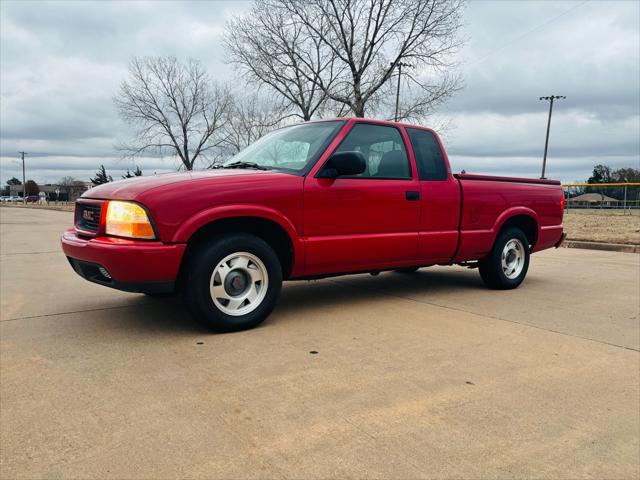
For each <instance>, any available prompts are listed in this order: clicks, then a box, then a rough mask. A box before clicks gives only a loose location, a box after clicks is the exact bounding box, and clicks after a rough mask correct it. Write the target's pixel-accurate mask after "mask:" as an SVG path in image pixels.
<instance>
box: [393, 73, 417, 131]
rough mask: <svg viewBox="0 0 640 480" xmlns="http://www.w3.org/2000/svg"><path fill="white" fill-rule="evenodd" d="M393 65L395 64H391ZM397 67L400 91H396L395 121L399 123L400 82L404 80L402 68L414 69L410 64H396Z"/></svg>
mask: <svg viewBox="0 0 640 480" xmlns="http://www.w3.org/2000/svg"><path fill="white" fill-rule="evenodd" d="M391 65H393V63H392V64H391ZM396 67H398V89H397V90H396V114H395V115H394V117H393V118H394V119H395V121H396V122H397V121H398V104H399V103H400V80H401V79H402V67H413V65H411V64H410V63H403V62H398V63H396Z"/></svg>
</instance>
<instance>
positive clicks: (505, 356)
mask: <svg viewBox="0 0 640 480" xmlns="http://www.w3.org/2000/svg"><path fill="white" fill-rule="evenodd" d="M71 219H72V215H71V214H70V213H68V212H52V211H45V210H29V211H24V210H20V209H8V208H0V223H1V225H0V254H1V255H0V310H1V312H0V477H1V478H3V479H4V478H51V477H56V478H57V477H60V478H149V479H152V478H153V479H158V478H176V477H181V478H184V477H188V478H280V477H284V478H328V477H332V478H338V477H339V478H343V477H344V478H346V477H350V478H362V477H367V478H452V477H455V478H481V477H482V478H486V477H494V478H514V477H521V478H522V477H527V478H529V477H537V478H541V477H547V478H637V477H638V476H640V466H639V465H640V445H639V440H638V438H639V436H640V353H639V352H638V350H639V349H640V328H639V316H638V315H639V314H638V310H639V304H640V291H639V290H640V268H639V267H640V261H639V259H640V256H639V255H636V254H628V253H615V252H596V251H587V250H574V249H560V250H554V251H547V252H542V253H540V254H536V255H534V256H533V258H532V264H531V268H530V271H529V276H528V278H527V279H526V280H525V282H524V284H523V285H522V286H521V287H520V288H519V289H517V290H514V291H509V292H495V291H490V290H487V289H485V288H484V287H483V285H482V283H481V281H480V279H479V276H478V273H477V272H476V271H474V270H468V269H464V268H458V267H455V268H440V267H435V268H429V269H424V270H421V271H419V272H418V273H417V274H415V275H401V274H396V273H383V274H380V275H379V276H378V277H371V276H368V275H358V276H353V277H340V278H336V279H330V280H322V281H316V282H294V283H289V284H286V286H285V288H284V290H283V295H282V298H281V300H280V302H279V305H278V307H277V309H276V311H275V312H274V314H273V315H272V316H271V317H270V318H269V319H268V320H267V322H265V324H263V326H262V327H260V328H257V329H254V330H251V331H247V332H240V333H234V334H227V335H215V334H211V333H209V332H207V331H206V330H203V329H202V328H201V327H200V326H199V325H197V324H195V323H194V322H193V321H192V320H191V319H190V318H189V316H188V315H187V314H186V312H185V311H184V309H183V308H182V306H181V305H180V303H179V301H177V300H175V299H171V300H163V301H156V300H150V299H148V298H146V297H145V296H142V295H134V294H127V293H122V292H117V291H113V290H109V289H107V288H104V287H100V286H97V285H93V284H90V283H88V282H86V281H84V280H82V279H81V278H80V277H78V276H77V275H76V274H75V273H74V272H73V271H72V270H71V268H70V267H69V265H68V263H67V262H66V259H65V258H64V256H63V255H62V253H61V252H60V250H59V245H58V237H59V234H60V232H61V231H62V230H63V229H64V228H65V227H66V226H68V225H70V223H71ZM311 351H316V352H318V353H317V354H311V353H310V352H311Z"/></svg>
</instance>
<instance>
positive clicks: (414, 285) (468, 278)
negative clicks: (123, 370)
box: [126, 269, 485, 335]
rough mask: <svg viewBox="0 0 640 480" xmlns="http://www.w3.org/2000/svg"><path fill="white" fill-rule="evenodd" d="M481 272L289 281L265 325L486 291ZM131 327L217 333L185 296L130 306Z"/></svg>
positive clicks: (158, 330)
mask: <svg viewBox="0 0 640 480" xmlns="http://www.w3.org/2000/svg"><path fill="white" fill-rule="evenodd" d="M484 288H485V287H484V284H483V283H482V281H481V280H480V277H479V275H478V273H477V272H475V271H467V270H461V269H456V270H453V269H452V270H449V271H446V270H444V269H441V270H429V269H424V270H420V271H418V272H416V273H413V274H401V273H395V272H387V273H381V274H380V275H378V276H375V277H374V276H370V275H345V276H341V277H333V278H328V279H322V280H317V281H313V280H312V281H292V282H286V283H285V284H284V288H283V290H282V294H281V297H280V299H279V301H278V305H277V306H276V309H275V310H274V312H273V313H272V314H271V316H270V317H269V319H268V320H267V321H266V323H265V324H264V325H263V326H262V327H261V328H269V326H270V325H276V324H278V323H280V322H285V323H286V322H289V321H296V322H299V321H305V318H307V317H309V316H310V314H311V313H312V312H314V311H316V310H317V309H319V308H323V307H327V306H331V307H332V308H334V309H335V308H338V309H339V308H340V307H345V308H346V307H348V306H352V305H363V304H364V305H372V306H373V305H375V304H376V303H380V302H387V301H389V299H390V298H394V297H395V298H396V299H397V298H412V297H415V296H420V295H424V294H434V295H435V294H438V295H449V294H455V295H457V294H461V293H462V291H464V290H468V289H472V290H477V289H484ZM127 310H128V312H127V316H126V318H127V321H126V323H127V326H128V328H129V329H131V330H134V331H136V330H139V331H140V333H142V332H146V333H149V332H154V333H157V334H160V335H162V334H166V333H174V334H175V333H178V332H183V333H185V334H194V333H197V334H214V333H215V332H212V331H211V330H209V329H207V328H206V327H205V326H203V325H201V324H200V323H199V322H197V321H196V320H194V319H193V318H192V317H191V315H190V314H189V313H188V311H187V310H186V308H185V307H184V305H183V304H182V302H181V300H180V298H179V297H175V298H166V299H156V300H148V301H145V303H144V304H142V305H137V306H135V308H133V307H132V308H127Z"/></svg>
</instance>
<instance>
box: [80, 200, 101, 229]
mask: <svg viewBox="0 0 640 480" xmlns="http://www.w3.org/2000/svg"><path fill="white" fill-rule="evenodd" d="M101 213H102V204H89V203H76V228H78V229H79V230H84V231H87V232H97V231H98V228H100V214H101Z"/></svg>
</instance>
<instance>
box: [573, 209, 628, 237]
mask: <svg viewBox="0 0 640 480" xmlns="http://www.w3.org/2000/svg"><path fill="white" fill-rule="evenodd" d="M563 223H564V229H565V231H566V232H567V234H568V238H569V239H570V240H585V241H591V242H607V243H626V244H634V245H639V244H640V215H638V212H637V211H636V212H634V215H622V212H621V211H607V210H605V211H603V212H599V211H594V210H591V211H584V210H577V211H572V210H568V211H566V212H565V215H564V221H563Z"/></svg>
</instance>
